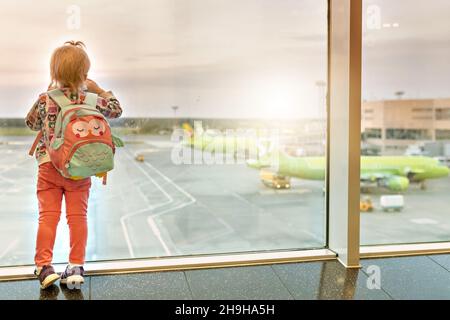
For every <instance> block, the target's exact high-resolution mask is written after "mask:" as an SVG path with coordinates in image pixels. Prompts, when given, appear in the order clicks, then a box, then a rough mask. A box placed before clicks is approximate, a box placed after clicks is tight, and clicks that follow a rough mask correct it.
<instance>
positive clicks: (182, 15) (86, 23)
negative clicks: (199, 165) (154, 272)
mask: <svg viewBox="0 0 450 320" xmlns="http://www.w3.org/2000/svg"><path fill="white" fill-rule="evenodd" d="M374 5H375V6H376V7H374ZM374 8H375V9H374ZM364 10H365V20H366V21H365V28H364V29H365V30H364V35H365V36H364V75H363V78H364V82H363V87H364V89H363V91H364V92H363V95H364V99H366V100H376V99H390V98H393V97H394V93H395V92H396V91H400V90H402V91H405V93H406V94H405V97H411V98H425V97H450V92H449V85H450V59H449V58H448V57H449V56H450V41H449V39H450V19H448V14H449V13H450V1H448V0H428V1H426V4H425V3H424V1H422V0H366V1H365V9H364ZM0 15H1V19H0V28H1V30H6V32H5V31H2V32H1V33H0V49H1V52H2V55H1V56H2V59H0V101H1V103H0V117H23V116H24V114H26V112H27V111H28V109H29V108H30V107H31V105H32V103H33V102H34V100H35V99H36V97H37V96H38V94H39V93H41V92H43V91H45V88H46V87H47V85H48V82H49V76H48V74H49V59H50V55H51V52H52V51H53V49H54V48H56V47H57V46H59V45H61V44H62V43H63V42H64V41H66V40H72V39H73V40H81V41H83V42H85V43H86V45H87V48H88V53H89V56H90V58H91V61H92V68H91V71H90V74H89V77H90V78H92V79H94V80H95V81H97V82H98V83H99V84H100V85H101V86H102V87H104V88H105V89H111V90H112V91H113V92H114V93H115V94H116V96H117V97H118V99H119V100H120V101H121V103H122V105H123V108H124V116H129V117H134V116H139V117H171V116H174V111H173V108H172V107H173V106H178V111H177V116H182V117H210V118H266V119H272V118H314V117H317V116H319V115H320V110H319V109H320V106H321V101H323V99H321V97H320V91H319V89H318V87H317V86H316V83H317V81H323V80H326V73H327V66H326V63H327V56H326V54H327V42H326V39H327V37H326V29H327V18H326V17H327V7H326V1H325V0H239V1H238V0H127V1H126V5H125V2H123V1H117V0H84V1H83V0H58V1H56V0H2V1H1V2H0ZM388 24H390V27H389V26H388ZM383 25H384V26H383Z"/></svg>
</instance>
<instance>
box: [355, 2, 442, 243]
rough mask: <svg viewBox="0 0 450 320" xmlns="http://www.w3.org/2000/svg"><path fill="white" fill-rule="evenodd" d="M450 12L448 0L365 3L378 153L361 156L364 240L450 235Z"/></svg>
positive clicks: (365, 124) (367, 75)
mask: <svg viewBox="0 0 450 320" xmlns="http://www.w3.org/2000/svg"><path fill="white" fill-rule="evenodd" d="M448 12H450V2H449V1H447V0H432V1H427V2H426V3H425V2H423V1H420V0H396V1H391V0H365V1H364V36H363V37H364V39H363V41H364V47H363V57H364V58H363V103H362V110H363V119H362V131H363V138H365V141H364V142H365V144H364V145H363V147H364V148H376V149H378V150H379V154H378V155H376V156H373V155H372V156H363V158H362V161H361V187H362V189H361V190H362V194H361V243H362V244H363V245H374V244H398V243H422V242H443V241H448V240H450V219H449V210H448V203H449V202H448V199H449V198H448V194H449V191H450V178H449V169H448V167H447V166H448V165H449V164H450V161H449V160H450V134H449V133H450V121H449V119H450V117H449V115H450V113H449V109H448V106H449V98H450V90H449V88H450V63H449V59H448V57H449V56H450V42H449V41H448V39H449V38H450V21H449V19H448V17H447V13H448ZM369 110H370V113H368V112H367V111H369ZM364 111H365V112H364ZM367 114H369V115H370V117H369V118H368V117H367ZM375 127H376V128H381V132H379V133H380V134H379V135H374V134H373V133H374V129H373V128H375ZM363 150H364V149H363Z"/></svg>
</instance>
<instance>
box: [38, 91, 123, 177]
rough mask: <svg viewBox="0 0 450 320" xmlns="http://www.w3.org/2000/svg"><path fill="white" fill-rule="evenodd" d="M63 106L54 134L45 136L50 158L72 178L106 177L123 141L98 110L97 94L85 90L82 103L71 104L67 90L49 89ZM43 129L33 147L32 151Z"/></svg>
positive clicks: (65, 175) (64, 173) (60, 171)
mask: <svg viewBox="0 0 450 320" xmlns="http://www.w3.org/2000/svg"><path fill="white" fill-rule="evenodd" d="M47 94H48V95H49V97H50V98H51V99H52V100H53V101H54V102H55V103H56V104H57V105H58V106H59V107H60V108H61V110H60V112H59V114H58V116H57V118H56V122H55V132H54V135H53V137H52V138H51V139H50V140H48V138H47V139H45V140H44V142H45V146H46V149H47V153H48V155H49V156H50V160H51V162H52V163H53V165H54V167H55V168H56V169H57V170H58V171H59V173H60V174H61V175H62V176H63V177H65V178H69V179H72V180H80V179H84V178H88V177H91V176H98V177H103V184H106V173H107V172H108V171H111V170H112V169H113V168H114V154H115V148H116V146H118V147H122V146H123V142H122V141H121V140H120V139H119V138H117V137H115V136H114V135H113V134H112V133H111V128H110V126H109V123H108V121H107V120H106V118H105V116H103V115H102V114H101V113H100V111H98V110H97V107H96V106H97V95H96V94H93V93H86V98H85V100H84V103H83V104H72V101H70V100H69V98H67V97H66V96H65V95H64V93H63V92H62V91H61V90H59V89H55V90H52V91H49V92H48V93H47ZM41 137H42V132H40V134H39V135H38V137H36V141H35V143H34V144H33V147H32V149H31V150H30V155H33V153H34V150H35V148H36V145H37V143H38V142H39V140H40V138H41Z"/></svg>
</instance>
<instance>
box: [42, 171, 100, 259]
mask: <svg viewBox="0 0 450 320" xmlns="http://www.w3.org/2000/svg"><path fill="white" fill-rule="evenodd" d="M90 187H91V179H90V178H87V179H83V180H78V181H75V180H70V179H66V178H64V177H63V176H61V175H60V174H59V172H58V171H57V170H56V169H55V167H54V166H53V164H52V163H51V162H47V163H44V164H42V165H40V166H39V174H38V183H37V197H38V201H39V228H38V234H37V240H36V255H35V258H34V260H35V263H36V265H37V266H39V267H41V266H44V265H49V264H51V263H52V258H53V246H54V244H55V237H56V227H57V226H58V222H59V219H60V216H61V203H62V198H63V195H64V199H65V201H66V216H67V223H68V225H69V230H70V255H69V262H70V263H72V264H84V257H85V252H86V242H87V207H88V199H89V189H90Z"/></svg>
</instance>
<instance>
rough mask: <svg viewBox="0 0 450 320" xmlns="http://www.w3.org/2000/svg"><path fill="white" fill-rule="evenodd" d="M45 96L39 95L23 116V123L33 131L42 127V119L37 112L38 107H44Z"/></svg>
mask: <svg viewBox="0 0 450 320" xmlns="http://www.w3.org/2000/svg"><path fill="white" fill-rule="evenodd" d="M45 103H46V101H45V96H40V97H39V99H38V100H37V101H36V102H35V103H34V104H33V106H32V107H31V109H30V111H29V112H28V114H27V117H26V118H25V124H26V125H27V127H28V128H30V129H31V130H33V131H39V130H41V129H42V119H41V116H40V114H39V108H42V107H44V108H45Z"/></svg>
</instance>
